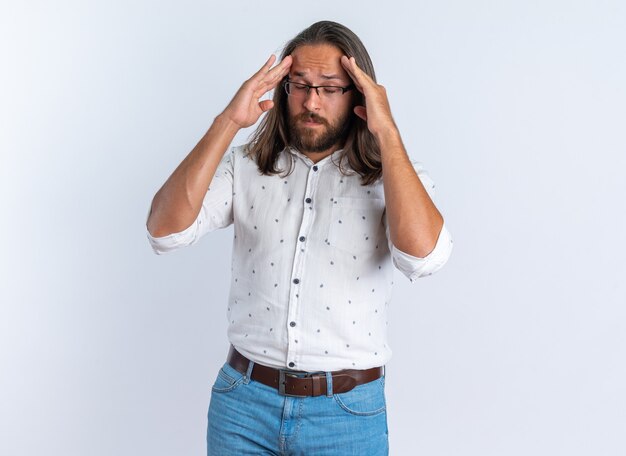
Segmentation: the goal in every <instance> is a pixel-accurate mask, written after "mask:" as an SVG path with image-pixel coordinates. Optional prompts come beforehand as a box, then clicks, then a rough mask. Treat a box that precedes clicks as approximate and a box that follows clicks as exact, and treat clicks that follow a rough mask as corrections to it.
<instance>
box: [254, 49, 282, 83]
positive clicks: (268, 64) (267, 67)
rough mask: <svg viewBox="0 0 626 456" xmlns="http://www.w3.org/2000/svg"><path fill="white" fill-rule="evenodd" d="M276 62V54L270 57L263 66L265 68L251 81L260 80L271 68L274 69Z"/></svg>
mask: <svg viewBox="0 0 626 456" xmlns="http://www.w3.org/2000/svg"><path fill="white" fill-rule="evenodd" d="M275 61H276V56H275V55H274V54H272V55H270V58H269V59H267V61H266V62H265V63H264V64H263V66H262V67H261V68H260V69H259V71H257V72H256V73H254V75H253V76H252V78H250V79H256V80H260V79H261V78H262V77H263V76H265V75H266V74H267V72H268V71H269V70H270V68H272V65H273V64H274V62H275Z"/></svg>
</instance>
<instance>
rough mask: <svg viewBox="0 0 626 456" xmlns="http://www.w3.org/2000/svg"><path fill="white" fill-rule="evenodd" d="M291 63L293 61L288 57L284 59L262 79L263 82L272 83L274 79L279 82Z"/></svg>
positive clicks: (287, 71)
mask: <svg viewBox="0 0 626 456" xmlns="http://www.w3.org/2000/svg"><path fill="white" fill-rule="evenodd" d="M292 61H293V59H292V58H291V56H290V55H288V56H287V57H285V58H284V59H283V60H282V61H281V62H280V63H279V64H278V65H276V66H275V67H274V68H272V69H271V70H270V71H268V72H267V74H266V75H265V78H264V82H265V81H267V82H273V81H274V80H275V79H278V80H280V79H282V78H283V77H285V75H286V74H287V73H289V69H290V68H291V62H292Z"/></svg>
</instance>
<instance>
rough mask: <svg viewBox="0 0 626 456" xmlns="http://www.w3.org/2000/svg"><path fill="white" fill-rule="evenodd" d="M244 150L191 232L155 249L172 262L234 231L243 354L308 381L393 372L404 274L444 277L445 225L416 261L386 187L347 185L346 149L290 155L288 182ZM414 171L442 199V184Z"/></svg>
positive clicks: (286, 154) (159, 240)
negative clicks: (395, 298)
mask: <svg viewBox="0 0 626 456" xmlns="http://www.w3.org/2000/svg"><path fill="white" fill-rule="evenodd" d="M244 152H245V146H238V147H232V148H230V149H229V150H228V151H227V152H226V153H225V154H224V157H223V158H222V160H221V161H220V164H219V166H218V168H217V170H216V172H215V176H214V177H213V180H212V181H211V184H210V186H209V188H208V190H207V192H206V195H205V197H204V200H203V203H202V208H201V210H200V213H199V214H198V217H197V218H196V220H195V221H194V222H193V223H192V224H191V226H189V227H188V228H186V229H185V230H183V231H181V232H178V233H173V234H169V235H167V236H163V237H156V238H155V237H153V236H152V235H151V234H150V233H149V232H148V233H147V235H148V239H149V241H150V244H151V246H152V248H153V250H154V251H155V253H157V254H162V253H165V252H170V251H173V250H176V249H179V248H181V247H185V246H188V245H191V244H194V243H196V242H197V241H198V240H199V239H200V238H201V237H202V236H203V235H205V234H207V233H209V232H211V231H213V230H216V229H219V228H225V227H227V226H229V225H230V224H234V239H233V253H232V265H231V283H230V294H229V299H228V309H227V313H226V315H227V319H228V329H227V336H228V339H229V341H230V343H232V344H233V346H234V347H235V348H236V349H237V350H238V351H239V352H240V353H242V354H243V355H245V356H246V357H248V358H249V359H251V360H253V361H255V362H257V363H260V364H264V365H266V366H271V367H275V368H282V369H285V368H286V369H292V370H299V371H308V372H314V371H334V370H339V369H368V368H370V367H374V366H382V365H385V364H386V363H387V362H388V361H389V359H390V358H391V353H392V352H391V348H390V347H389V345H388V340H387V307H388V306H389V302H390V299H391V289H392V285H393V268H394V266H395V267H396V268H397V269H399V270H400V271H401V272H402V273H403V274H404V275H406V276H407V277H408V278H409V280H410V281H411V282H414V281H415V280H416V279H418V278H420V277H424V276H428V275H431V274H432V273H433V272H435V271H437V270H438V269H440V268H441V267H442V266H443V265H444V264H445V263H446V261H447V260H448V258H449V256H450V253H451V251H452V239H451V237H450V233H449V232H448V230H447V228H446V225H445V223H444V226H443V228H442V229H441V232H440V234H439V238H438V240H437V243H436V246H435V248H434V249H433V251H432V252H431V253H429V254H428V255H427V256H426V257H424V258H418V257H415V256H412V255H409V254H407V253H405V252H402V251H400V250H398V249H397V248H396V247H395V246H394V245H393V243H392V242H391V240H390V236H389V226H388V225H387V215H386V211H385V198H384V191H383V183H382V180H379V181H377V182H376V183H375V184H373V185H370V186H362V185H361V184H360V176H359V175H358V174H356V173H354V174H353V175H348V176H346V175H342V174H341V173H340V171H339V168H338V167H337V166H336V165H335V163H337V162H338V159H339V156H340V154H341V153H342V149H340V150H337V151H335V152H334V153H333V154H331V155H329V156H327V157H325V158H323V159H322V160H320V161H318V162H317V163H313V161H311V160H310V159H309V158H308V157H307V156H306V155H304V154H302V153H300V152H299V151H297V150H295V149H293V148H287V149H285V150H284V151H283V152H282V153H281V154H280V157H279V159H278V161H277V165H278V168H279V169H283V170H286V169H288V165H289V162H288V160H292V161H293V162H294V163H293V172H292V173H291V174H290V175H288V176H286V177H280V175H272V176H266V175H262V174H260V172H259V170H258V167H257V165H256V162H255V161H254V160H253V158H252V157H246V156H245V155H244ZM333 162H335V163H333ZM411 163H412V164H413V166H414V169H415V170H416V172H417V174H418V176H419V178H420V179H421V181H422V183H423V185H424V186H425V188H426V190H427V191H428V193H429V195H430V196H431V198H432V197H433V190H434V187H435V185H434V184H433V182H432V180H431V179H430V177H429V176H428V174H427V173H426V171H425V170H424V169H423V167H422V165H421V163H420V162H417V161H414V160H411ZM342 166H343V168H344V171H345V170H346V168H348V166H349V165H348V164H347V161H344V163H343V164H342ZM350 171H351V170H350Z"/></svg>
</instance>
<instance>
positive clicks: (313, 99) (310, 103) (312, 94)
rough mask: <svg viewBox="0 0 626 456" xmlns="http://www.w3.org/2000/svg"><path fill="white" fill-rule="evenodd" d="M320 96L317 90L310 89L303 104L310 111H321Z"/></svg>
mask: <svg viewBox="0 0 626 456" xmlns="http://www.w3.org/2000/svg"><path fill="white" fill-rule="evenodd" d="M320 103H321V99H320V94H319V92H318V89H317V88H310V89H309V91H308V92H307V94H306V96H305V97H304V103H303V104H302V105H303V106H304V107H305V108H306V109H308V110H309V111H317V110H319V109H320Z"/></svg>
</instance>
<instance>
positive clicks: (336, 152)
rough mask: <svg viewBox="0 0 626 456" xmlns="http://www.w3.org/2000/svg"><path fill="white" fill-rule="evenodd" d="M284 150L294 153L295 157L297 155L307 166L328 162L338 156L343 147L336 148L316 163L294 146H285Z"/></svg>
mask: <svg viewBox="0 0 626 456" xmlns="http://www.w3.org/2000/svg"><path fill="white" fill-rule="evenodd" d="M286 150H287V151H289V152H290V153H291V154H292V155H294V156H296V157H299V158H300V159H301V160H302V161H304V163H306V164H307V165H308V166H313V165H317V166H322V165H325V164H326V163H328V162H330V161H331V160H332V159H333V158H338V157H339V156H340V155H341V153H342V152H343V149H337V150H336V151H334V152H333V153H332V154H330V155H328V156H326V157H324V158H322V159H321V160H320V161H318V162H317V163H313V160H311V159H310V158H309V157H307V156H306V155H304V154H303V153H302V152H300V151H299V150H298V149H296V148H294V147H291V146H287V148H286Z"/></svg>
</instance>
